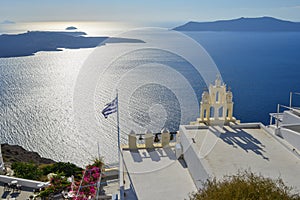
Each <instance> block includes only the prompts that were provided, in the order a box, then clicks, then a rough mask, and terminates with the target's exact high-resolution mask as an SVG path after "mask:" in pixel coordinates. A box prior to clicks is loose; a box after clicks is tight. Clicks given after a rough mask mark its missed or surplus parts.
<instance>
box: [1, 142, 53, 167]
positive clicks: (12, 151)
mask: <svg viewBox="0 0 300 200" xmlns="http://www.w3.org/2000/svg"><path fill="white" fill-rule="evenodd" d="M1 151H2V157H3V161H4V163H5V164H6V165H9V164H12V163H14V162H32V163H34V164H37V165H41V164H53V163H56V162H55V161H54V160H51V159H49V158H43V157H41V156H40V155H39V154H38V153H37V152H32V151H28V150H26V149H24V148H23V147H21V146H19V145H11V144H7V143H5V144H1Z"/></svg>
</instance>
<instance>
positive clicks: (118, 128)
mask: <svg viewBox="0 0 300 200" xmlns="http://www.w3.org/2000/svg"><path fill="white" fill-rule="evenodd" d="M116 95H117V96H116V98H117V130H118V155H119V159H120V150H121V149H120V148H121V147H120V126H119V124H120V121H119V97H118V90H117V94H116Z"/></svg>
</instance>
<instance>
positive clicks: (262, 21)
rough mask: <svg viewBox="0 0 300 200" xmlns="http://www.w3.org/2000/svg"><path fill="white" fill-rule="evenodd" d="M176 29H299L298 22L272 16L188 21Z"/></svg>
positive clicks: (262, 30) (291, 30) (254, 30)
mask: <svg viewBox="0 0 300 200" xmlns="http://www.w3.org/2000/svg"><path fill="white" fill-rule="evenodd" d="M173 30H176V31H250V32H251V31H253V32H288V31H290V32H293V31H300V22H291V21H284V20H280V19H276V18H272V17H259V18H244V17H242V18H239V19H232V20H219V21H214V22H188V23H186V24H184V25H182V26H178V27H175V28H174V29H173Z"/></svg>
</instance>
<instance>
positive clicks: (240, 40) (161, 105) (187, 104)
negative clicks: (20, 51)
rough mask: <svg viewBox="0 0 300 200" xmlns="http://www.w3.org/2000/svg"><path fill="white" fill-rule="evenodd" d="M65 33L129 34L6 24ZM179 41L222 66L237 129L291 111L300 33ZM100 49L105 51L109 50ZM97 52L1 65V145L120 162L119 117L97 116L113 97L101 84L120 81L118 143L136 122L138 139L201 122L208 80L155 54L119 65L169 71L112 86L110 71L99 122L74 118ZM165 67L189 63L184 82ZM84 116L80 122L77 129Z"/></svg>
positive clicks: (122, 27) (298, 79)
mask: <svg viewBox="0 0 300 200" xmlns="http://www.w3.org/2000/svg"><path fill="white" fill-rule="evenodd" d="M68 26H76V27H77V28H78V30H79V31H84V32H86V33H87V34H88V36H115V35H118V34H119V33H120V32H122V31H127V30H130V29H131V28H133V26H131V25H128V24H122V23H112V22H89V23H87V22H39V23H23V24H7V25H3V24H2V25H0V33H1V34H4V33H6V34H7V33H8V34H17V33H22V32H26V31H28V30H47V31H62V30H64V29H65V28H66V27H68ZM183 34H185V35H186V36H188V37H190V38H192V39H193V40H194V41H196V42H197V43H199V44H200V45H202V47H203V48H204V49H205V50H206V51H207V53H208V55H209V56H210V57H211V59H212V60H213V61H214V63H215V64H216V66H217V68H218V70H219V72H220V74H221V76H222V79H223V81H224V83H225V84H226V85H227V87H230V90H231V91H232V92H233V101H234V116H235V117H236V118H237V119H239V120H241V122H262V123H263V124H266V125H267V124H268V123H269V113H271V112H277V105H278V104H281V105H289V96H290V92H300V60H299V58H300V33H298V32H183ZM0 45H1V44H0ZM124 45H125V44H124ZM97 48H105V45H104V46H101V47H97ZM97 48H86V49H63V50H62V51H58V52H57V51H56V52H46V51H45V52H38V53H36V54H35V55H33V56H24V57H11V58H0V133H1V136H0V138H1V143H9V144H17V145H20V146H23V147H24V148H25V149H27V150H30V151H36V152H38V153H39V154H40V155H41V156H43V157H47V158H51V159H53V160H56V161H64V162H73V163H75V164H77V165H79V166H84V165H86V164H88V163H89V162H91V161H92V160H93V159H94V158H96V157H98V156H99V155H100V156H102V157H103V159H104V161H105V163H107V164H108V165H114V164H116V163H117V159H118V156H117V127H116V123H115V121H116V116H115V115H112V117H110V116H109V119H105V118H103V116H102V114H101V109H102V108H103V107H104V106H105V104H104V102H107V103H108V102H109V101H111V100H113V98H114V95H112V92H111V91H108V87H104V86H105V85H110V84H113V83H115V82H116V81H117V82H118V81H119V83H120V87H119V88H118V93H119V94H120V95H119V103H120V104H121V105H120V110H119V111H120V129H121V143H126V135H127V134H128V133H129V132H130V131H131V130H132V129H133V128H132V127H134V126H133V125H132V124H135V125H137V126H138V127H140V128H137V129H136V130H133V131H135V132H136V133H141V132H144V131H146V129H150V131H152V132H158V131H160V129H161V128H164V127H166V128H168V129H169V130H170V131H176V130H177V129H178V126H179V125H180V124H188V123H189V122H190V121H193V120H196V118H197V116H198V115H199V100H200V98H201V94H202V92H203V90H205V87H207V86H206V85H205V83H204V81H203V80H200V79H201V77H197V76H195V71H194V70H191V69H190V68H189V65H190V63H188V62H186V61H184V60H182V58H181V57H176V56H174V55H171V54H169V53H166V52H162V51H161V52H160V51H159V52H158V51H153V50H151V49H147V50H144V51H139V52H137V53H136V54H131V55H129V56H126V57H125V58H124V59H123V62H126V63H127V64H128V63H129V64H130V63H131V64H134V65H136V63H139V62H140V61H141V58H143V59H145V58H149V57H150V58H151V59H154V60H157V61H159V63H164V64H157V63H156V62H153V63H150V64H149V63H148V65H147V66H146V65H145V63H144V64H142V66H141V67H139V68H138V69H136V70H133V71H132V72H131V73H129V72H128V73H126V74H125V75H122V77H121V78H120V76H117V77H119V79H120V80H116V78H115V77H113V76H112V74H113V73H108V74H107V76H106V77H100V78H101V80H105V82H99V83H96V84H95V85H96V86H95V88H96V89H95V94H94V96H93V101H94V104H95V105H96V106H95V110H94V111H96V113H95V114H93V116H95V119H96V120H91V121H88V120H87V119H88V117H87V118H86V117H85V115H84V113H80V112H79V114H78V112H77V111H78V110H76V109H78V108H77V107H76V106H78V104H76V105H74V102H75V103H76V98H74V96H76V95H78V94H76V92H77V93H78V90H76V88H78V77H79V75H80V74H81V70H82V67H83V66H84V65H85V64H86V62H87V60H88V59H89V58H90V56H91V55H92V54H93V53H94V52H95V49H97ZM178 48H180V46H179V47H178ZM168 63H175V64H174V65H178V67H179V65H180V66H181V67H182V66H184V67H185V68H183V71H184V78H182V75H180V74H179V75H178V74H176V72H174V70H171V69H169V68H168V67H167V66H166V65H168ZM176 63H177V64H176ZM121 64H122V63H121ZM121 64H120V63H116V62H115V63H114V68H115V72H118V70H119V69H120V70H121V67H122V65H121ZM146 64H147V63H146ZM185 69H186V70H185ZM187 77H188V78H187ZM150 78H151V79H150ZM121 79H122V80H121ZM148 79H149V80H148ZM181 79H182V80H186V79H189V81H188V83H187V84H186V82H185V81H182V82H180V81H178V80H181ZM158 80H159V81H158ZM161 80H165V82H163V83H164V84H165V85H164V84H158V83H161ZM145 81H146V82H147V84H144V83H145ZM142 83H143V84H142ZM185 84H186V85H185ZM188 84H191V87H189V86H187V85H188ZM137 85H138V87H137ZM190 91H193V92H194V93H195V96H193V97H191V96H190V95H189V94H190V93H193V92H190ZM82 92H83V93H84V91H82ZM104 96H105V97H106V98H104V99H103V97H104ZM121 97H122V98H123V97H124V98H123V100H122V98H121ZM125 98H126V101H125V100H124V99H125ZM74 99H75V100H74ZM98 100H99V101H98ZM95 102H96V103H95ZM97 102H99V103H97ZM292 104H293V106H299V105H300V96H297V95H294V96H293V102H292ZM79 109H80V108H79ZM74 110H75V111H74ZM78 119H82V120H81V121H80V122H78ZM82 127H83V128H82Z"/></svg>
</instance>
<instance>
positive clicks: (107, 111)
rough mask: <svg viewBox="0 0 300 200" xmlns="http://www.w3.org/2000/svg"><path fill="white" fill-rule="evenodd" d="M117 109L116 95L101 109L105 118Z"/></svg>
mask: <svg viewBox="0 0 300 200" xmlns="http://www.w3.org/2000/svg"><path fill="white" fill-rule="evenodd" d="M117 110H118V97H116V98H115V99H114V100H113V101H112V102H110V103H108V104H106V105H105V108H104V109H103V110H102V114H103V115H104V117H105V118H107V117H108V115H110V114H113V113H115V112H117Z"/></svg>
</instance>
